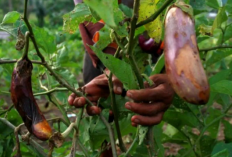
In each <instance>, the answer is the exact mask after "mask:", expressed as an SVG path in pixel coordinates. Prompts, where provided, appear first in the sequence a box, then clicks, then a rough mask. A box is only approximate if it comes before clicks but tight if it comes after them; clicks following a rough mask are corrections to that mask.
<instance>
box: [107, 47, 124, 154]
mask: <svg viewBox="0 0 232 157" xmlns="http://www.w3.org/2000/svg"><path fill="white" fill-rule="evenodd" d="M119 52H120V48H118V49H117V51H116V53H115V55H114V57H115V58H117V57H118V54H119ZM112 76H113V73H112V72H110V74H109V77H108V84H109V91H110V97H111V106H112V109H113V113H114V124H115V127H116V132H117V136H118V141H119V147H120V149H121V151H122V152H126V147H125V145H124V143H123V140H122V135H121V131H120V127H119V123H118V108H117V104H116V99H115V94H114V91H113V89H114V85H113V82H112Z"/></svg>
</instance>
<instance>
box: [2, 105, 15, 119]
mask: <svg viewBox="0 0 232 157" xmlns="http://www.w3.org/2000/svg"><path fill="white" fill-rule="evenodd" d="M13 107H14V105H11V106H10V107H9V108H8V109H7V110H4V111H2V112H1V113H0V116H1V115H3V114H5V113H7V112H9V111H10V110H11V109H12V108H13Z"/></svg>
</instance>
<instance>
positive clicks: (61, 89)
mask: <svg viewBox="0 0 232 157" xmlns="http://www.w3.org/2000/svg"><path fill="white" fill-rule="evenodd" d="M60 91H68V89H67V88H53V89H51V90H48V91H46V92H40V93H35V94H34V96H39V95H48V94H52V93H54V92H60Z"/></svg>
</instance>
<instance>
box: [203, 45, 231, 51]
mask: <svg viewBox="0 0 232 157" xmlns="http://www.w3.org/2000/svg"><path fill="white" fill-rule="evenodd" d="M226 48H232V46H229V45H228V46H223V45H220V46H215V47H209V48H203V49H199V51H203V52H204V51H212V50H217V49H226Z"/></svg>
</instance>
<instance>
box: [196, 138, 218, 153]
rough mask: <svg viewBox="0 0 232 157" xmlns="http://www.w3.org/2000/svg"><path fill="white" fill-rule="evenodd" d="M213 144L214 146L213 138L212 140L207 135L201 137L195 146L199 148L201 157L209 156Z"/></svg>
mask: <svg viewBox="0 0 232 157" xmlns="http://www.w3.org/2000/svg"><path fill="white" fill-rule="evenodd" d="M215 144H216V140H215V138H212V137H210V136H207V135H203V136H202V138H201V140H200V142H199V145H197V146H198V147H199V146H200V150H201V154H202V157H203V156H204V157H206V156H210V153H211V152H212V150H213V147H214V146H215Z"/></svg>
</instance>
